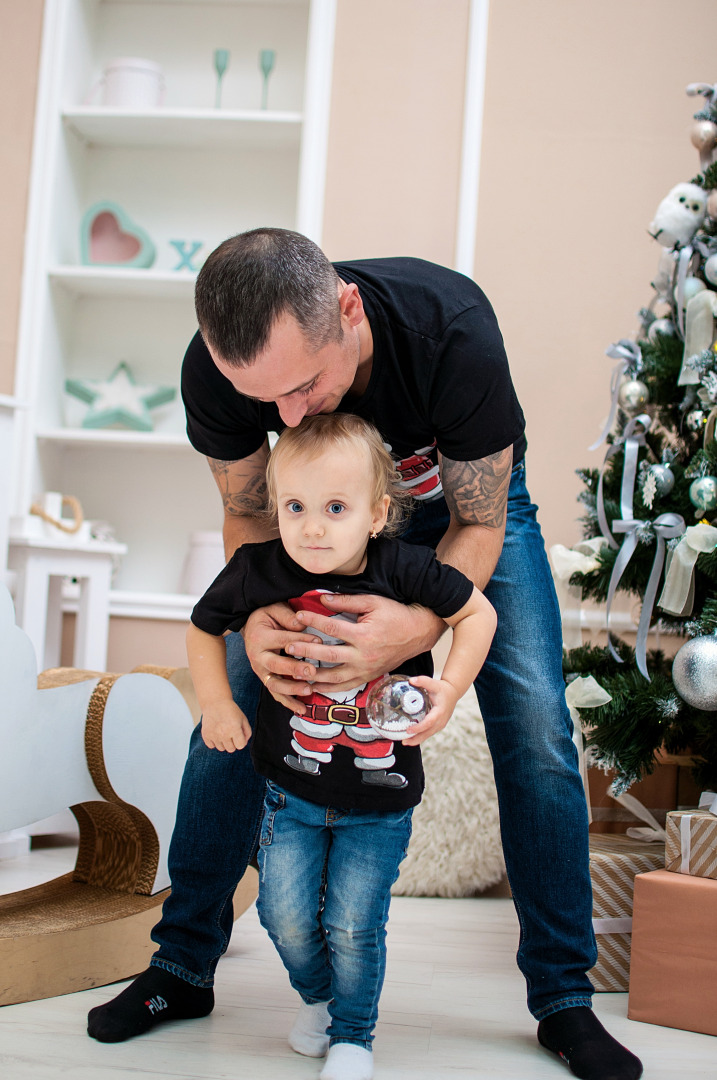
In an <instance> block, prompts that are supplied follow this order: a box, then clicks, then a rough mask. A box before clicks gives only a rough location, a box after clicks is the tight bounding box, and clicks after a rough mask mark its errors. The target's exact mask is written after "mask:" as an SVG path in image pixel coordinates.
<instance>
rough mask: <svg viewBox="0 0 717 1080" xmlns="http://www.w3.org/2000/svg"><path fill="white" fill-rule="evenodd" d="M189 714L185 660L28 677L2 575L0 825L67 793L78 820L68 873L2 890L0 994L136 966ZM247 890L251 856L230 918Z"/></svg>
mask: <svg viewBox="0 0 717 1080" xmlns="http://www.w3.org/2000/svg"><path fill="white" fill-rule="evenodd" d="M197 718H198V717H197V716H196V702H194V701H193V695H192V690H191V683H190V681H189V678H188V673H187V671H186V669H181V668H180V669H162V668H152V667H144V668H141V669H137V670H136V671H134V672H132V673H130V674H128V675H108V674H103V673H97V672H87V671H77V670H74V669H62V668H59V669H55V670H51V671H46V672H44V673H43V674H41V675H40V677H39V679H38V677H37V665H36V660H35V655H34V650H33V647H32V644H31V643H30V640H29V638H28V637H27V635H26V634H25V633H24V632H23V631H22V630H20V629H19V628H18V627H17V626H16V625H15V617H14V610H13V606H12V600H11V598H10V595H9V593H8V592H7V590H6V589H5V588H4V586H1V585H0V832H5V831H9V830H11V829H18V828H22V827H23V826H26V825H28V824H30V823H32V822H34V821H39V820H40V819H42V818H45V817H50V816H51V815H53V814H57V813H58V812H60V811H62V810H64V809H66V808H67V807H68V806H69V807H70V809H71V810H72V812H73V814H74V816H75V818H76V819H77V822H78V825H79V830H80V841H79V849H78V854H77V861H76V865H75V869H74V870H73V871H72V873H69V874H65V875H63V876H62V877H59V878H56V879H55V880H54V881H50V882H47V883H46V884H43V885H38V886H35V887H34V888H30V889H22V890H20V891H18V892H14V893H9V894H7V895H4V896H1V895H0V970H1V971H2V973H3V978H2V980H0V1005H10V1004H12V1003H15V1002H20V1001H32V1000H35V999H37V998H45V997H53V996H55V995H57V994H68V993H72V992H74V991H75V990H85V989H87V988H89V987H92V986H102V985H104V984H106V983H110V982H115V981H117V980H119V979H125V978H130V977H131V976H133V975H135V974H137V973H138V972H139V971H142V970H143V969H144V968H145V967H147V965H148V963H149V958H150V956H151V955H152V953H153V951H154V948H155V946H154V944H153V942H152V941H151V939H150V936H149V934H150V930H151V928H152V927H153V926H154V924H155V923H156V922H157V921H158V919H159V915H160V907H161V905H162V903H163V901H164V899H165V897H166V896H167V895H168V885H169V876H168V873H167V849H168V846H169V840H170V836H171V832H172V828H173V824H174V816H175V811H176V806H177V796H178V793H179V785H180V781H181V777H182V772H183V769H184V762H185V759H186V753H187V744H188V741H189V735H190V733H191V729H192V725H193V723H194V722H195V720H196V719H197ZM1 868H2V864H1V863H0V874H1V872H2V869H1ZM256 892H257V876H256V871H255V870H253V869H252V868H250V869H249V870H248V871H247V874H246V875H245V876H244V878H243V879H242V881H241V882H240V884H239V887H238V889H237V892H236V894H235V898H234V913H235V918H236V917H238V916H239V915H240V914H241V913H242V912H243V911H245V910H246V908H247V907H249V905H250V904H252V903H253V901H254V899H255V898H256Z"/></svg>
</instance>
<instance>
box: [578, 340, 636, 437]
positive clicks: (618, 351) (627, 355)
mask: <svg viewBox="0 0 717 1080" xmlns="http://www.w3.org/2000/svg"><path fill="white" fill-rule="evenodd" d="M605 355H606V356H611V357H612V358H613V359H615V360H619V361H620V362H619V363H618V364H616V365H615V367H614V368H613V369H612V375H611V376H610V413H609V415H608V418H607V420H606V421H605V425H604V427H603V429H602V432H601V433H600V435H599V436H598V438H597V439H596V440H595V442H594V443H593V444H592V446H589V447H588V450H597V448H598V446H601V445H602V444H603V443H604V442H605V439H606V438H607V437H608V435H609V433H610V430H611V428H612V425H613V423H614V421H615V413H616V412H617V399H618V394H619V393H620V382H621V380H622V377H623V375H626V374H627V373H628V372H629V373H630V374H632V375H639V374H640V372H641V371H642V350H641V349H640V346H639V345H638V344H637V342H636V341H630V339H629V338H620V340H619V341H616V342H615V343H614V344H613V345H610V346H609V347H608V348H607V349H606V350H605Z"/></svg>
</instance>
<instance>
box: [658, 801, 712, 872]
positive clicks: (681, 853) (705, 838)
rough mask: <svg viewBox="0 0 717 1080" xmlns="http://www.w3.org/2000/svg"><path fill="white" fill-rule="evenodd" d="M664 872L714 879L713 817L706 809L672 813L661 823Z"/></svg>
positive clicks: (674, 811)
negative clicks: (663, 843) (663, 832)
mask: <svg viewBox="0 0 717 1080" xmlns="http://www.w3.org/2000/svg"><path fill="white" fill-rule="evenodd" d="M665 829H666V830H667V842H666V844H665V869H666V870H672V871H673V872H674V873H676V874H692V876H693V877H704V878H714V879H716V880H717V817H715V815H714V814H712V813H710V811H709V810H673V811H672V813H670V814H668V815H667V821H666V823H665Z"/></svg>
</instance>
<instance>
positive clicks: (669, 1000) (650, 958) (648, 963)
mask: <svg viewBox="0 0 717 1080" xmlns="http://www.w3.org/2000/svg"><path fill="white" fill-rule="evenodd" d="M715 926H717V881H712V880H711V879H710V878H703V877H691V876H688V875H687V874H672V873H670V872H669V871H668V870H654V871H653V872H652V873H649V874H640V875H639V876H638V877H637V878H636V879H635V904H634V914H633V933H632V963H631V968H630V996H629V998H628V1009H627V1015H628V1016H629V1018H630V1019H631V1020H640V1021H642V1023H645V1024H661V1025H662V1026H663V1027H673V1028H682V1029H684V1030H685V1031H699V1032H702V1033H704V1034H705V1035H717V934H715Z"/></svg>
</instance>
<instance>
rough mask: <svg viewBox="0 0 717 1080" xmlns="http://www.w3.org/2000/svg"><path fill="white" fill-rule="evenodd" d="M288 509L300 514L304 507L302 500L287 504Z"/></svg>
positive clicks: (292, 512)
mask: <svg viewBox="0 0 717 1080" xmlns="http://www.w3.org/2000/svg"><path fill="white" fill-rule="evenodd" d="M286 509H287V510H288V511H289V513H290V514H300V513H301V511H302V510H303V509H304V508H303V506H302V505H301V503H300V502H290V503H287V504H286Z"/></svg>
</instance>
